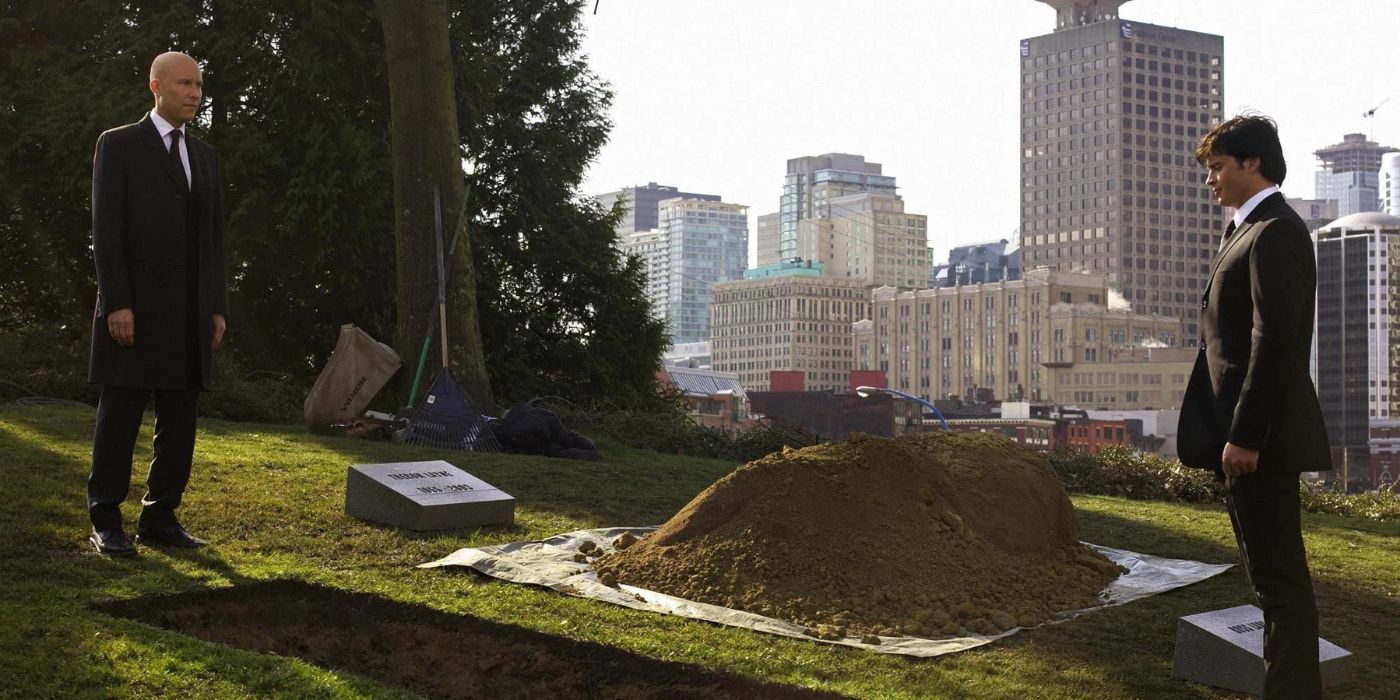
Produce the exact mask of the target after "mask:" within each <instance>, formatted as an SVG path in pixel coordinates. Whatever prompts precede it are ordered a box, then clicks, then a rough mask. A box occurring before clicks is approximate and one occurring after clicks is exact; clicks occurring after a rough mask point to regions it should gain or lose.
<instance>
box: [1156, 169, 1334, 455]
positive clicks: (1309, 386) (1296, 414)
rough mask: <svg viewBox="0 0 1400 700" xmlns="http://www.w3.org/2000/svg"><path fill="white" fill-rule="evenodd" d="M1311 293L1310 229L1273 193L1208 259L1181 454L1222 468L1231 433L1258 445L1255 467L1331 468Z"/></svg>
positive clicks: (1183, 415) (1232, 437) (1313, 279)
mask: <svg viewBox="0 0 1400 700" xmlns="http://www.w3.org/2000/svg"><path fill="white" fill-rule="evenodd" d="M1316 295H1317V264H1316V261H1315V258H1314V256H1313V246H1312V238H1311V237H1310V236H1309V234H1308V229H1307V226H1306V225H1304V224H1303V220H1302V219H1301V218H1299V217H1298V214H1297V213H1296V212H1294V211H1293V208H1292V207H1290V206H1288V203H1287V201H1286V200H1285V199H1284V197H1283V195H1282V194H1281V193H1277V192H1276V193H1274V194H1272V195H1270V196H1268V197H1266V198H1264V200H1263V201H1261V202H1260V203H1259V204H1258V206H1256V207H1255V208H1254V210H1253V211H1251V212H1250V213H1249V216H1247V217H1246V218H1245V221H1244V224H1242V225H1241V226H1240V227H1239V229H1238V230H1236V231H1235V233H1234V234H1233V235H1231V236H1230V237H1229V238H1227V239H1226V240H1225V242H1224V244H1223V245H1222V247H1221V250H1220V252H1218V253H1217V254H1216V256H1215V260H1214V261H1213V262H1212V264H1211V270H1210V279H1209V281H1208V282H1206V289H1205V293H1204V294H1203V295H1202V297H1201V349H1200V352H1199V354H1198V355H1197V356H1196V365H1195V367H1194V369H1193V370H1192V372H1191V380H1190V382H1189V383H1188V384H1187V387H1186V396H1185V398H1184V399H1183V400H1182V407H1181V423H1180V425H1179V427H1178V431H1177V452H1178V454H1179V456H1180V458H1181V461H1182V463H1184V464H1186V465H1188V466H1192V467H1199V468H1202V469H1214V470H1217V471H1218V470H1220V468H1221V464H1220V457H1221V452H1222V451H1224V449H1225V442H1226V441H1227V440H1228V441H1229V442H1231V443H1233V444H1235V445H1238V446H1240V447H1246V448H1250V449H1257V450H1259V451H1260V454H1259V471H1261V472H1303V471H1322V470H1327V469H1331V468H1332V459H1331V451H1330V450H1329V449H1328V444H1327V430H1326V428H1325V426H1324V424H1323V422H1322V409H1321V408H1320V407H1319V405H1318V402H1317V391H1316V389H1315V387H1314V386H1313V382H1312V377H1311V376H1310V375H1309V372H1308V366H1309V356H1310V354H1311V346H1312V336H1313V320H1314V319H1313V313H1314V308H1315V305H1316V299H1317V296H1316Z"/></svg>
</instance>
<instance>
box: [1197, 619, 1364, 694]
mask: <svg viewBox="0 0 1400 700" xmlns="http://www.w3.org/2000/svg"><path fill="white" fill-rule="evenodd" d="M1317 645H1318V661H1319V662H1320V663H1321V665H1322V687H1323V688H1331V687H1333V686H1336V685H1340V684H1342V683H1345V682H1347V681H1349V680H1351V674H1352V669H1351V652H1349V651H1347V650H1345V649H1343V648H1341V647H1339V646H1337V645H1336V644H1333V643H1331V642H1329V641H1327V640H1325V639H1321V638H1319V639H1318V640H1317ZM1172 677H1173V678H1182V679H1185V680H1189V681H1195V682H1197V683H1204V684H1206V685H1213V686H1216V687H1218V688H1228V689H1230V690H1238V691H1240V692H1242V693H1253V694H1254V695H1263V694H1264V612H1263V611H1262V610H1260V609H1259V608H1257V607H1255V606H1253V605H1241V606H1239V607H1236V608H1226V609H1224V610H1214V611H1211V612H1204V613H1199V614H1196V615H1188V616H1186V617H1183V618H1181V620H1180V621H1179V622H1178V623H1177V631H1176V654H1175V656H1174V657H1173V658H1172Z"/></svg>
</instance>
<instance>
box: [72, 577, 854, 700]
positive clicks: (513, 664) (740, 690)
mask: <svg viewBox="0 0 1400 700" xmlns="http://www.w3.org/2000/svg"><path fill="white" fill-rule="evenodd" d="M94 607H95V608H96V609H97V610H99V611H101V612H104V613H106V614H109V615H113V616H117V617H123V618H127V619H131V620H136V621H138V622H143V623H146V624H150V625H154V626H158V627H163V628H165V629H168V630H172V631H175V632H179V633H181V634H187V635H191V636H194V637H198V638H200V639H203V640H205V641H210V642H217V643H220V644H227V645H229V646H232V647H236V648H239V649H244V650H249V651H256V652H263V653H269V652H270V653H274V654H279V655H282V656H289V657H297V658H300V659H303V660H305V661H308V662H310V663H313V664H316V665H318V666H322V667H326V668H331V669H336V670H340V671H346V672H350V673H355V674H359V675H362V676H367V677H369V678H373V679H375V680H376V681H379V682H380V683H383V684H385V685H389V686H393V687H396V688H402V689H405V690H409V691H412V692H415V693H420V694H422V695H426V696H429V697H443V698H523V697H569V698H661V697H665V698H745V699H747V698H754V697H764V698H839V697H842V696H840V695H836V694H833V693H825V692H819V691H814V690H808V689H805V688H797V687H792V686H785V685H778V684H771V683H762V682H759V681H755V680H753V679H749V678H744V677H742V676H736V675H730V674H724V673H717V672H714V671H711V670H707V669H704V668H702V667H699V666H695V665H691V664H682V663H675V662H669V661H659V660H656V659H651V658H647V657H645V656H641V655H638V654H633V653H631V652H627V651H623V650H621V649H615V648H612V647H608V646H604V645H601V644H595V643H591V642H581V641H577V640H573V639H568V638H565V637H560V636H556V635H550V634H545V633H542V632H536V631H533V630H528V629H524V628H521V627H515V626H512V625H506V624H501V623H498V622H491V621H488V620H482V619H480V618H476V617H472V616H469V615H460V614H453V613H445V612H441V611H437V610H432V609H430V608H425V607H422V606H417V605H410V604H407V603H401V602H397V601H393V600H388V599H386V598H381V597H378V596H373V595H367V594H361V593H350V592H346V591H341V590H336V589H333V588H327V587H323V586H317V585H312V584H307V583H303V582H300V581H272V582H267V583H256V584H250V585H244V586H237V587H234V588H229V589H220V590H211V591H198V592H194V593H184V594H179V595H172V596H159V597H148V598H139V599H135V600H122V601H114V602H108V603H101V604H97V605H94Z"/></svg>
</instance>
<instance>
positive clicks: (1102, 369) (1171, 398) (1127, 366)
mask: <svg viewBox="0 0 1400 700" xmlns="http://www.w3.org/2000/svg"><path fill="white" fill-rule="evenodd" d="M1084 327H1089V326H1084ZM1197 352H1198V351H1197V350H1196V348H1179V347H1178V348H1152V347H1147V348H1129V349H1127V350H1109V352H1108V357H1106V358H1105V359H1103V360H1101V361H1098V362H1073V363H1068V362H1067V363H1063V364H1055V365H1054V366H1052V367H1049V368H1047V369H1048V370H1049V372H1050V384H1051V386H1052V387H1053V388H1052V395H1053V398H1054V399H1055V401H1057V402H1059V403H1064V404H1073V405H1075V406H1078V407H1079V408H1087V409H1096V410H1105V411H1124V410H1144V409H1150V410H1171V409H1180V408H1181V399H1182V397H1183V396H1185V395H1186V383H1187V381H1188V380H1190V378H1191V368H1192V367H1193V366H1194V365H1195V362H1196V354H1197Z"/></svg>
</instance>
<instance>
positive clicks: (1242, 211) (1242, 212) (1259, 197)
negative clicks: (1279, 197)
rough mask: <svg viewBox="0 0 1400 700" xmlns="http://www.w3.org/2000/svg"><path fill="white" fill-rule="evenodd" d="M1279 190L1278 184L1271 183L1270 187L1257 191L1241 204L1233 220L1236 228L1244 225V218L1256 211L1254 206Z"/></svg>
mask: <svg viewBox="0 0 1400 700" xmlns="http://www.w3.org/2000/svg"><path fill="white" fill-rule="evenodd" d="M1277 191H1278V185H1269V186H1268V187H1265V188H1264V189H1262V190H1259V191H1258V192H1257V193H1255V195H1254V196H1253V197H1250V198H1249V200H1248V201H1246V202H1245V203H1244V204H1243V205H1242V206H1240V208H1239V209H1238V210H1236V211H1235V216H1234V219H1233V221H1234V222H1235V228H1239V227H1241V226H1244V220H1245V218H1247V217H1248V216H1249V213H1250V212H1252V211H1254V208H1255V207H1257V206H1259V203H1260V202H1262V201H1264V199H1265V198H1267V197H1268V196H1269V195H1271V194H1273V193H1275V192H1277Z"/></svg>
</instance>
